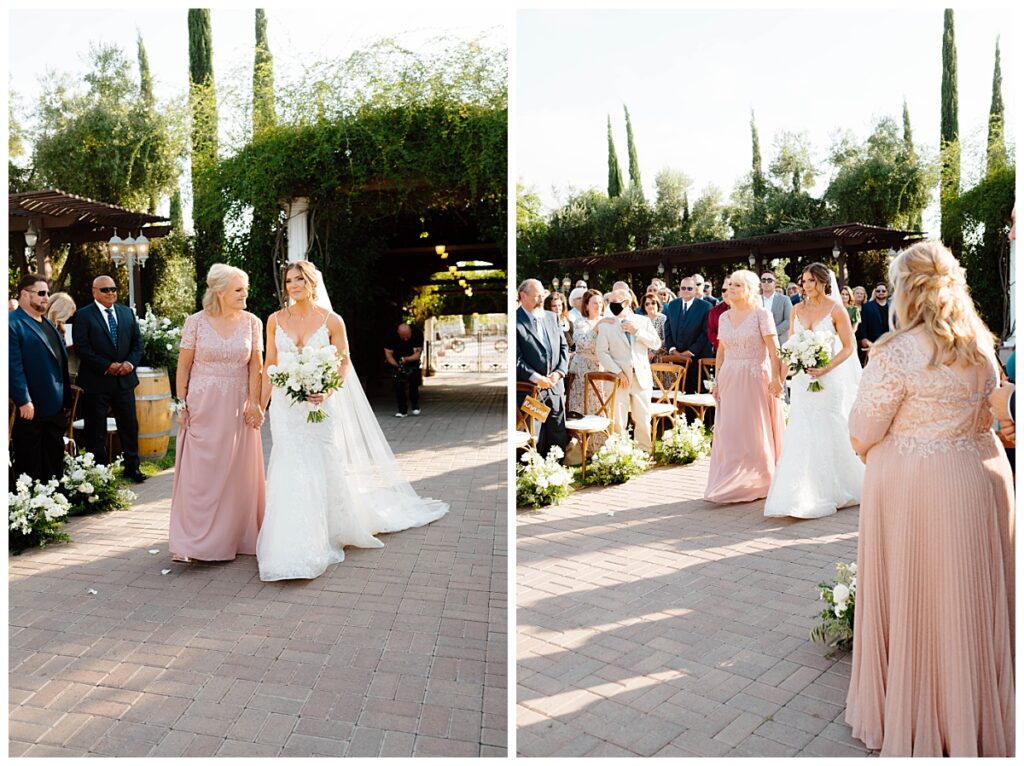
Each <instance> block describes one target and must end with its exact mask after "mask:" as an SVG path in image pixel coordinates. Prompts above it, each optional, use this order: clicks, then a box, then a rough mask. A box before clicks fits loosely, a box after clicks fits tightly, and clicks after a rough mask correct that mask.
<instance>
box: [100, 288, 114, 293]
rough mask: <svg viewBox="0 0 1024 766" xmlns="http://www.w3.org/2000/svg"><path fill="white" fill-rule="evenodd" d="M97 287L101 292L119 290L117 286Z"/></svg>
mask: <svg viewBox="0 0 1024 766" xmlns="http://www.w3.org/2000/svg"><path fill="white" fill-rule="evenodd" d="M96 289H97V290H99V291H100V292H101V293H116V292H117V288H116V287H97V288H96Z"/></svg>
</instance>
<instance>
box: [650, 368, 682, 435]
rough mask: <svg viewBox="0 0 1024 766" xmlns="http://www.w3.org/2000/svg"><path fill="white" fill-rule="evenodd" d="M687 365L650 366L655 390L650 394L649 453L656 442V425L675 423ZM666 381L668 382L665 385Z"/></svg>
mask: <svg viewBox="0 0 1024 766" xmlns="http://www.w3.org/2000/svg"><path fill="white" fill-rule="evenodd" d="M688 368H689V362H687V364H669V363H666V362H655V363H654V364H652V365H651V377H653V378H654V385H655V390H654V392H653V393H652V394H651V452H652V453H653V452H654V449H655V445H656V444H657V441H658V425H659V424H662V433H664V430H665V429H664V424H663V421H664V420H665V419H668V420H669V421H670V422H671V423H672V425H675V423H676V415H677V414H678V413H679V404H678V400H679V387H680V386H681V385H682V382H683V381H684V380H686V371H687V369H688ZM666 379H667V380H668V382H667V383H666V382H665V381H666Z"/></svg>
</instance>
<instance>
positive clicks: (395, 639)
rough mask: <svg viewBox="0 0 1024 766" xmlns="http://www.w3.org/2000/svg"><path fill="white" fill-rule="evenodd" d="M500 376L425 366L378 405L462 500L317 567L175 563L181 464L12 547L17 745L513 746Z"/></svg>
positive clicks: (179, 750) (420, 462)
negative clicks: (116, 501) (173, 531)
mask: <svg viewBox="0 0 1024 766" xmlns="http://www.w3.org/2000/svg"><path fill="white" fill-rule="evenodd" d="M505 387H506V378H505V377H504V376H469V375H448V376H442V377H437V378H433V379H430V380H429V381H428V383H427V385H426V387H425V388H424V389H423V415H422V416H421V417H419V418H412V417H410V418H406V419H405V420H398V419H396V418H394V417H392V415H393V412H394V405H393V404H391V403H390V398H382V399H381V400H380V402H378V403H377V406H376V407H375V409H376V411H377V414H378V416H379V417H380V420H381V423H382V425H383V427H384V430H385V433H386V434H387V436H388V438H389V440H390V442H391V445H392V447H393V449H394V451H395V453H396V455H397V456H398V459H399V462H400V463H401V466H402V468H403V469H404V470H405V472H406V474H407V475H408V477H409V479H410V480H411V481H412V482H413V485H414V486H415V487H416V489H417V491H418V492H419V493H420V494H422V495H429V496H432V497H436V498H442V499H445V500H447V501H448V502H449V503H450V504H451V506H452V507H451V511H450V512H449V514H448V515H447V516H446V517H445V518H443V519H441V520H439V521H437V522H434V523H433V524H430V525H429V526H426V527H423V528H420V529H411V530H406V531H404V532H400V533H397V534H393V535H385V536H383V540H384V542H385V547H384V548H381V549H374V550H357V549H351V548H350V549H348V550H347V552H346V560H345V561H344V562H343V563H342V564H339V565H338V566H336V567H333V568H331V569H330V570H328V572H327V573H325V574H324V575H323V576H321V577H319V578H318V579H316V580H313V581H308V582H307V581H296V582H288V583H262V582H260V580H259V577H258V575H257V569H256V560H255V558H254V557H252V556H240V557H239V558H238V559H237V560H235V561H233V562H229V563H221V564H209V565H197V564H193V565H191V566H188V567H182V566H181V565H173V566H172V564H171V563H170V555H169V554H168V551H167V520H168V511H169V508H170V491H171V482H172V478H173V477H172V473H171V472H165V473H164V474H161V475H159V476H157V477H154V478H152V479H150V480H149V481H148V482H146V483H145V484H144V485H142V486H141V488H140V489H139V498H138V501H137V503H136V504H135V506H134V507H133V508H131V509H129V510H126V511H122V512H118V513H115V514H110V515H106V516H93V517H86V518H81V519H76V520H74V521H72V522H71V523H70V524H69V525H68V527H69V529H68V531H69V532H70V534H71V536H72V538H73V539H74V542H73V543H71V544H69V545H58V546H54V547H52V548H48V549H46V550H44V551H36V552H30V553H25V554H23V555H21V556H15V557H11V560H10V590H9V592H10V681H9V688H10V702H11V713H10V719H9V720H10V754H11V755H12V756H19V755H29V756H34V755H68V756H76V755H108V756H110V755H136V756H147V755H148V756H181V755H187V756H193V755H195V756H208V755H236V756H241V755H269V756H278V755H324V756H337V755H352V756H358V755H366V756H376V755H462V756H479V755H485V756H501V755H504V754H505V752H506V741H507V737H506V728H507V727H506V709H507V701H506V699H507V698H506V694H507V692H506V689H507V673H506V663H507V654H506V652H507V648H506V647H507V643H506V640H507V636H506V624H507V623H506V620H507V617H506V615H507V583H506V571H507V547H506V546H507V541H506V528H507V526H506V520H507V510H506V475H507V474H506V462H505V461H506V457H505V456H506V454H507V451H506V450H507V448H506V437H505V432H506V406H505V396H506V393H505ZM264 439H265V445H266V446H267V447H268V448H269V428H268V429H267V430H265V431H264ZM149 549H158V550H159V553H157V554H151V553H149V552H148V551H149ZM163 569H171V570H172V571H171V572H170V573H169V574H167V575H162V574H161V571H162V570H163ZM90 589H92V590H95V591H96V594H95V595H90V593H89V592H88V591H89V590H90Z"/></svg>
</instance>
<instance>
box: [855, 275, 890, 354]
mask: <svg viewBox="0 0 1024 766" xmlns="http://www.w3.org/2000/svg"><path fill="white" fill-rule="evenodd" d="M887 332H889V288H888V287H887V286H886V284H885V283H884V282H879V283H878V284H877V285H875V289H874V290H873V291H872V296H871V300H869V301H867V302H866V303H865V304H864V307H863V308H862V309H861V322H860V325H859V326H858V327H857V333H856V336H857V344H858V345H859V346H860V347H861V349H862V350H863V351H865V352H866V351H867V349H869V348H871V344H872V343H874V342H875V341H876V340H878V339H879V338H881V337H882V336H883V335H884V334H885V333H887Z"/></svg>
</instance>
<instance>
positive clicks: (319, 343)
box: [274, 319, 331, 351]
mask: <svg viewBox="0 0 1024 766" xmlns="http://www.w3.org/2000/svg"><path fill="white" fill-rule="evenodd" d="M274 339H275V342H276V343H277V348H278V349H279V350H285V351H298V350H299V349H300V348H323V347H324V346H329V345H331V334H330V331H329V330H328V329H327V320H326V319H325V320H324V323H323V324H322V325H320V326H319V327H318V328H316V330H314V331H313V334H312V335H310V336H309V337H308V338H307V339H306V342H305V343H304V344H302V346H298V345H296V343H295V341H294V340H292V338H291V336H290V335H289V334H288V333H286V332H285V331H284V329H283V328H282V327H281V324H280V322H279V323H278V324H277V332H276V333H275V335H274Z"/></svg>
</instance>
